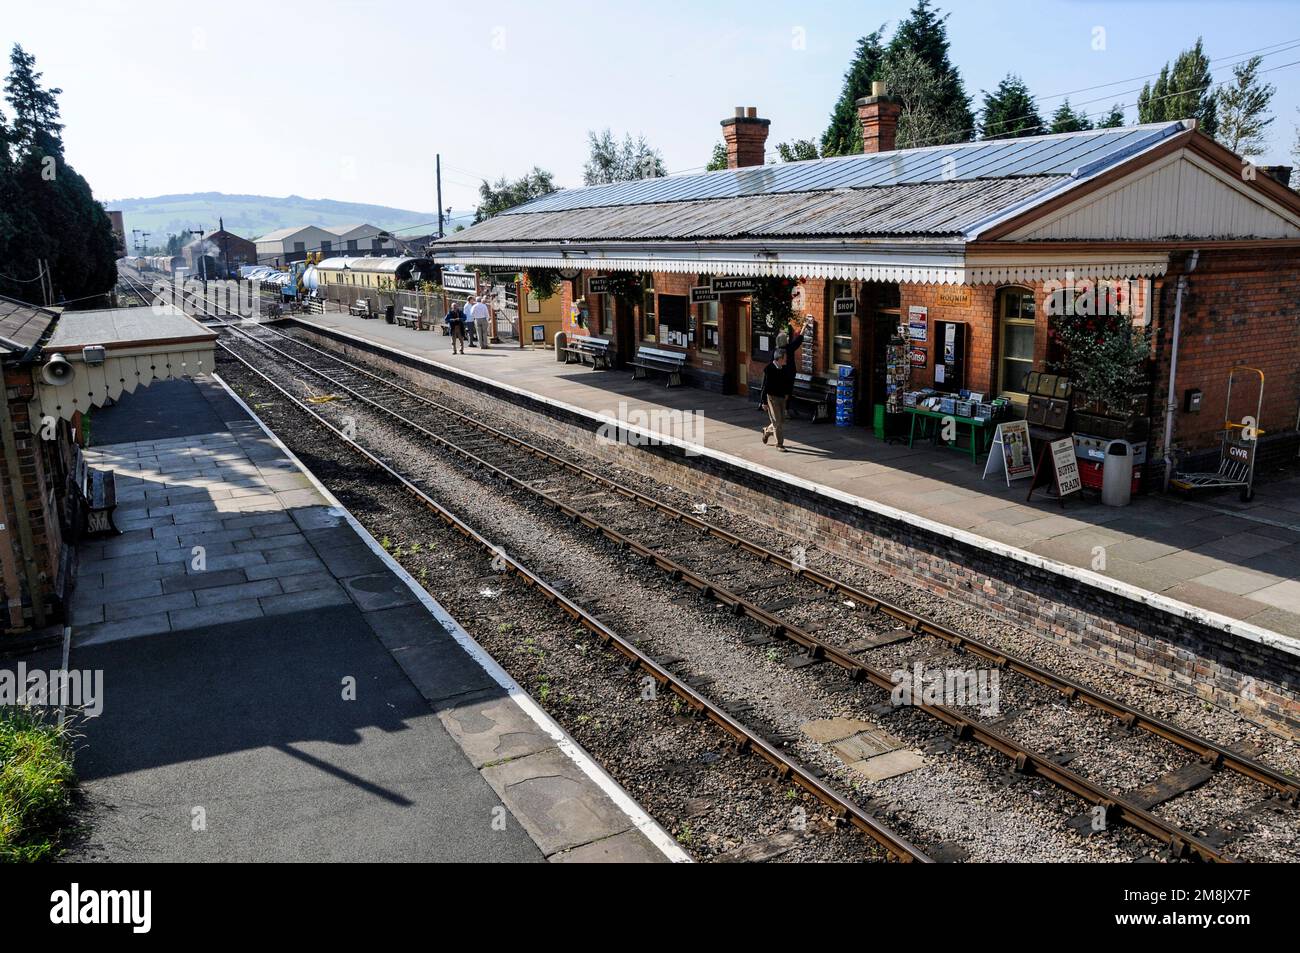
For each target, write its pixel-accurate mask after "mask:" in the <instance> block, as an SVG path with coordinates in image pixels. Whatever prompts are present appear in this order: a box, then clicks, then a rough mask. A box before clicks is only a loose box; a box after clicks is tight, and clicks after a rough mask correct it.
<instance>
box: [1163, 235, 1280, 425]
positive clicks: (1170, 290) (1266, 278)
mask: <svg viewBox="0 0 1300 953" xmlns="http://www.w3.org/2000/svg"><path fill="white" fill-rule="evenodd" d="M1185 266H1186V265H1185V262H1184V263H1181V264H1180V265H1179V267H1178V268H1176V269H1171V271H1170V275H1169V276H1168V278H1167V279H1166V280H1165V282H1164V289H1163V294H1162V310H1163V313H1164V318H1165V319H1164V322H1163V324H1164V327H1163V328H1162V334H1161V339H1160V365H1159V370H1160V373H1159V379H1160V381H1162V382H1163V383H1161V384H1160V385H1159V386H1158V387H1157V388H1156V410H1157V415H1158V416H1157V420H1158V421H1159V424H1158V427H1157V430H1158V431H1159V434H1160V437H1161V439H1163V432H1164V417H1163V415H1164V407H1165V399H1166V395H1167V392H1168V380H1169V378H1168V374H1169V364H1170V343H1171V340H1172V336H1173V316H1174V305H1175V300H1176V297H1177V285H1178V281H1177V275H1178V274H1179V273H1181V272H1182V270H1183V269H1184V268H1185ZM1236 364H1245V365H1248V366H1251V367H1256V368H1259V369H1260V370H1262V371H1263V372H1264V409H1263V413H1262V414H1261V415H1260V421H1259V426H1260V427H1262V428H1263V429H1264V430H1265V431H1266V432H1268V433H1272V434H1276V433H1278V432H1279V431H1282V430H1294V429H1295V426H1296V412H1297V402H1298V401H1300V258H1298V257H1297V256H1296V255H1295V253H1293V252H1258V251H1255V252H1244V253H1243V252H1237V253H1234V252H1230V251H1208V252H1202V254H1201V256H1200V260H1199V262H1198V264H1197V267H1196V270H1195V271H1194V272H1192V274H1191V275H1189V276H1188V280H1187V288H1186V291H1185V292H1184V296H1183V316H1182V340H1181V342H1180V345H1179V350H1178V376H1177V391H1176V393H1175V395H1174V400H1175V406H1176V408H1177V410H1176V413H1175V417H1174V445H1175V447H1181V448H1184V449H1191V450H1194V449H1200V448H1204V447H1211V446H1215V445H1217V443H1218V439H1217V432H1218V431H1219V430H1220V429H1221V428H1222V426H1223V421H1224V416H1223V415H1224V409H1225V400H1226V398H1227V387H1228V373H1229V371H1230V370H1231V368H1232V367H1233V365H1236ZM1252 377H1253V375H1244V376H1240V377H1239V378H1238V379H1237V382H1236V384H1235V385H1234V388H1233V392H1232V416H1233V419H1235V420H1238V421H1240V419H1241V418H1242V417H1243V416H1244V415H1246V414H1251V415H1253V414H1254V412H1255V406H1256V402H1257V400H1258V393H1259V392H1258V388H1257V387H1256V386H1255V385H1254V384H1253V383H1252ZM1189 388H1200V390H1201V391H1202V392H1203V393H1204V400H1203V402H1202V406H1201V411H1200V412H1199V413H1185V412H1184V411H1183V394H1184V392H1185V391H1186V390H1187V389H1189Z"/></svg>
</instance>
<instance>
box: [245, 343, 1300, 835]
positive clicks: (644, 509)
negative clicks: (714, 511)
mask: <svg viewBox="0 0 1300 953" xmlns="http://www.w3.org/2000/svg"><path fill="white" fill-rule="evenodd" d="M250 330H251V329H250ZM230 333H231V335H232V336H235V337H238V338H239V339H240V340H241V342H242V343H244V344H247V345H249V346H253V347H256V348H258V349H263V350H264V353H269V354H271V355H273V356H274V358H275V360H276V361H277V362H278V363H280V364H281V365H282V366H284V367H299V368H302V369H303V370H305V371H307V372H309V373H310V374H312V375H314V376H316V377H319V378H320V379H322V380H324V381H326V382H328V385H329V387H330V388H331V390H332V391H338V392H341V393H343V394H346V395H347V397H348V398H349V399H350V400H352V401H356V402H357V403H358V404H360V405H363V406H365V407H366V408H368V409H369V410H371V411H373V412H375V413H377V414H379V415H381V416H383V417H385V418H387V419H389V420H391V421H393V422H395V423H396V424H397V425H398V426H399V427H403V428H406V429H407V430H409V431H412V432H414V433H416V434H418V435H419V436H420V438H421V439H423V440H428V441H431V442H433V443H434V444H436V445H437V446H439V447H441V448H443V449H444V450H446V451H447V452H449V453H452V454H455V455H458V456H459V457H461V458H462V459H463V460H464V461H466V462H467V463H469V464H472V465H473V466H475V467H478V468H480V469H483V470H486V471H487V472H488V473H490V474H491V475H492V476H493V477H494V478H496V479H500V480H503V481H505V482H507V483H508V484H510V485H511V486H513V487H515V488H516V489H517V490H519V491H521V492H523V493H526V494H531V495H533V496H535V497H536V498H537V499H539V500H540V501H541V502H542V503H543V504H544V505H546V506H547V507H549V508H550V509H552V510H554V511H556V512H557V513H559V514H560V515H561V516H563V517H565V518H567V519H568V520H570V521H572V522H573V523H574V524H577V525H581V526H583V527H586V528H588V529H589V530H591V531H593V532H596V533H599V534H600V535H601V536H603V537H604V538H605V539H607V540H609V541H610V542H612V543H614V544H615V545H617V546H618V547H620V548H621V549H623V550H624V551H626V552H628V553H629V554H631V555H632V556H634V557H636V558H639V559H641V560H642V561H644V562H645V563H646V564H647V565H651V566H654V567H657V568H658V569H659V570H661V571H662V572H664V573H665V574H666V575H667V576H668V577H669V578H671V579H672V580H674V581H676V582H678V583H680V584H683V585H687V586H690V587H691V588H693V589H694V590H695V591H697V592H698V593H700V594H702V595H704V596H706V597H708V598H710V599H713V600H715V601H716V602H718V603H720V604H721V605H723V606H725V607H727V608H728V609H730V610H731V611H732V612H734V613H735V614H736V615H738V616H746V617H748V618H749V619H751V620H753V621H754V622H756V623H758V624H759V625H761V626H763V627H765V628H766V630H767V632H768V634H769V636H770V637H771V638H774V639H777V638H779V639H785V640H788V641H789V642H791V643H793V644H794V645H795V646H797V647H798V649H799V651H800V652H801V653H802V656H803V660H804V661H806V663H807V664H823V663H830V664H833V665H835V666H838V667H839V668H840V669H842V670H844V671H845V672H846V673H847V674H848V675H849V677H850V678H852V679H853V680H855V681H864V682H869V683H871V684H873V685H875V686H876V687H877V688H880V689H883V690H885V691H890V690H892V689H893V688H894V687H895V684H896V681H895V679H894V677H893V675H892V674H891V671H887V670H886V669H885V668H883V667H881V666H880V665H879V664H873V659H872V656H873V654H885V655H889V654H890V653H891V652H893V653H897V650H898V647H899V646H900V645H905V644H908V643H913V642H916V643H919V642H920V641H921V640H932V641H935V642H937V643H938V644H939V645H941V646H942V647H943V649H944V650H945V651H947V652H950V653H954V654H956V655H958V656H960V657H965V658H974V659H978V660H980V661H982V662H985V663H987V664H988V665H990V666H992V667H994V668H996V669H997V670H998V671H999V672H1000V673H1008V674H1011V675H1013V676H1015V677H1016V678H1017V679H1020V680H1023V681H1024V682H1025V683H1026V684H1028V685H1029V686H1031V687H1032V688H1033V689H1035V690H1041V691H1046V692H1050V693H1055V694H1057V695H1059V696H1060V697H1061V698H1063V699H1065V700H1067V701H1068V702H1070V703H1074V704H1077V705H1079V706H1081V707H1086V708H1088V709H1090V710H1092V711H1094V712H1097V713H1100V714H1102V715H1104V716H1106V717H1108V718H1111V719H1113V720H1114V722H1115V724H1116V725H1117V726H1118V727H1119V729H1121V730H1122V731H1123V732H1125V733H1130V734H1145V735H1150V736H1152V737H1154V738H1158V739H1160V740H1162V741H1163V742H1167V743H1169V744H1171V745H1174V746H1176V747H1177V748H1178V749H1180V750H1181V751H1182V752H1183V753H1184V754H1185V755H1187V756H1190V759H1191V760H1188V761H1186V762H1185V763H1184V764H1182V765H1180V766H1179V767H1178V768H1177V769H1175V770H1173V771H1170V772H1168V773H1167V774H1166V775H1162V777H1160V778H1157V779H1156V780H1155V781H1153V782H1152V784H1150V785H1148V786H1147V787H1146V788H1145V789H1142V790H1140V791H1138V792H1136V793H1135V794H1125V793H1120V792H1118V791H1115V790H1111V789H1110V788H1108V787H1107V786H1105V785H1104V784H1100V783H1098V782H1096V781H1093V780H1090V779H1089V778H1088V777H1086V776H1085V775H1083V774H1082V773H1079V772H1076V771H1073V770H1071V769H1070V768H1068V767H1067V766H1066V765H1065V764H1064V763H1062V761H1063V760H1064V759H1062V758H1061V756H1060V753H1059V752H1053V753H1040V752H1038V751H1035V750H1034V749H1033V748H1032V747H1030V746H1029V745H1027V744H1025V743H1023V741H1019V740H1017V739H1016V738H1015V737H1013V735H1012V734H1011V733H1009V732H1007V731H1006V730H1004V726H994V725H992V724H989V723H988V722H986V721H984V720H982V719H981V718H978V717H975V716H973V715H972V714H969V713H967V712H965V711H963V710H960V709H959V708H957V707H954V706H951V705H943V704H931V703H928V702H925V701H924V700H922V701H921V702H920V703H919V704H918V705H917V707H918V708H919V709H920V710H921V711H923V712H924V713H925V714H927V715H929V716H931V717H933V718H935V719H937V720H938V721H940V722H942V723H943V724H944V725H946V726H947V727H948V728H950V729H951V730H952V733H953V736H954V738H955V739H956V740H969V741H973V742H977V743H979V744H981V745H983V746H985V747H986V748H989V749H991V750H993V751H996V752H998V753H999V754H1001V755H1004V756H1005V757H1006V758H1007V759H1009V760H1010V762H1011V764H1012V765H1013V767H1014V770H1016V771H1018V772H1021V773H1024V774H1031V775H1036V776H1039V777H1042V778H1044V779H1046V780H1048V781H1051V782H1052V783H1054V784H1056V785H1057V786H1059V787H1060V788H1062V789H1063V790H1065V791H1068V792H1070V793H1071V794H1073V795H1075V796H1077V797H1079V798H1081V799H1082V800H1084V801H1085V802H1087V803H1088V804H1090V805H1092V806H1093V811H1092V814H1091V817H1092V820H1093V826H1094V827H1096V826H1097V825H1098V823H1099V824H1100V827H1102V828H1106V827H1108V826H1109V825H1111V824H1114V823H1119V824H1123V825H1126V826H1129V827H1132V828H1134V829H1136V830H1138V831H1141V832H1142V833H1144V834H1146V835H1148V836H1150V837H1152V838H1155V839H1156V840H1158V841H1159V842H1160V843H1162V844H1164V845H1166V846H1167V847H1168V848H1169V851H1170V855H1171V856H1173V857H1179V858H1189V859H1196V860H1205V861H1223V860H1226V859H1228V858H1227V856H1226V855H1225V854H1224V853H1223V852H1222V850H1221V849H1220V846H1218V845H1216V844H1212V843H1210V842H1208V841H1206V840H1205V839H1202V838H1200V837H1197V836H1195V835H1193V834H1191V833H1189V832H1187V831H1184V830H1182V829H1181V828H1179V827H1178V826H1177V825H1176V824H1174V823H1172V822H1170V821H1169V820H1168V819H1166V818H1163V817H1160V816H1159V815H1157V814H1156V813H1153V811H1154V808H1156V807H1157V806H1159V805H1162V804H1165V803H1168V802H1169V801H1171V800H1173V799H1174V798H1176V797H1178V796H1180V795H1182V794H1184V793H1186V792H1189V791H1192V790H1195V789H1196V788H1198V787H1200V786H1201V785H1202V784H1204V783H1205V782H1206V781H1207V780H1209V778H1210V777H1211V776H1213V775H1214V774H1216V773H1218V772H1221V771H1228V772H1233V773H1235V774H1237V775H1239V776H1241V777H1242V778H1245V779H1249V781H1251V782H1253V783H1254V784H1257V785H1260V786H1261V787H1262V788H1263V789H1265V791H1266V792H1267V794H1266V797H1270V796H1271V798H1272V799H1273V800H1275V801H1281V802H1285V803H1286V804H1288V805H1291V806H1294V804H1295V802H1296V798H1297V782H1296V781H1295V779H1293V778H1290V777H1288V776H1286V775H1284V774H1282V773H1280V772H1277V771H1274V770H1273V769H1271V768H1269V767H1267V766H1265V765H1263V764H1260V763H1259V762H1257V761H1255V760H1253V759H1251V758H1249V757H1247V756H1245V755H1243V754H1241V753H1240V752H1235V751H1232V750H1230V749H1227V748H1224V747H1222V746H1219V745H1216V744H1215V743H1213V742H1211V741H1209V740H1207V739H1204V738H1200V737H1198V736H1196V735H1194V734H1192V733H1190V732H1187V731H1185V730H1183V729H1181V728H1179V727H1177V726H1175V725H1173V724H1170V723H1169V722H1167V721H1164V720H1162V719H1159V718H1156V717H1153V716H1151V715H1148V714H1145V713H1143V712H1141V711H1138V710H1136V709H1134V708H1132V707H1131V706H1128V705H1126V704H1124V703H1123V702H1120V701H1118V700H1116V699H1114V698H1111V697H1109V696H1106V695H1104V694H1101V693H1099V692H1097V691H1094V690H1092V689H1090V688H1089V687H1087V686H1086V685H1083V684H1082V683H1080V682H1077V681H1074V680H1072V679H1069V678H1066V677H1064V676H1061V675H1058V674H1056V673H1053V672H1050V671H1048V670H1046V669H1044V668H1041V667H1040V666H1037V665H1035V664H1033V663H1032V662H1030V661H1028V660H1027V659H1023V658H1018V657H1016V656H1014V655H1011V654H1009V653H1007V652H1005V651H1004V650H1002V649H1000V648H998V647H996V646H993V645H990V644H986V643H984V642H981V641H979V640H977V639H974V638H972V637H970V636H968V635H965V634H962V633H958V632H955V631H952V630H950V629H948V628H946V627H944V626H941V625H938V624H936V623H934V622H931V621H929V620H927V619H924V618H922V617H920V616H918V615H916V614H915V613H912V612H909V611H908V610H906V609H903V608H901V607H899V606H897V605H893V604H891V603H889V602H887V601H884V600H882V599H879V598H877V597H875V596H873V595H872V594H871V593H869V592H866V591H863V590H862V589H860V588H858V587H856V586H853V585H850V584H849V583H846V582H844V581H843V580H840V579H836V578H834V577H832V576H830V575H828V574H825V573H822V572H819V571H817V570H814V569H811V568H809V567H807V565H806V564H803V563H801V561H800V560H798V559H796V558H792V557H790V556H787V555H785V554H783V553H780V552H777V551H775V550H773V549H771V548H769V547H766V546H763V545H761V544H759V543H757V542H754V541H753V540H749V539H745V538H742V537H741V536H739V535H736V534H734V533H732V532H730V531H729V530H726V529H724V528H722V527H719V526H716V525H714V524H712V523H710V522H709V521H707V520H705V519H702V518H701V517H700V516H699V515H697V514H694V513H688V512H685V511H683V510H681V509H678V508H676V507H673V506H671V505H669V504H667V503H665V502H663V501H662V500H659V499H656V498H654V497H652V496H650V495H648V494H646V493H643V492H640V491H638V490H636V489H634V488H632V487H629V486H626V485H623V484H619V483H617V482H616V481H614V480H612V479H610V478H608V477H606V476H604V475H602V474H600V473H597V472H595V471H593V470H591V469H589V468H588V467H585V466H583V465H582V464H580V463H577V462H575V461H573V460H571V459H567V458H566V457H563V456H560V455H558V454H556V453H554V452H551V451H548V450H546V449H544V448H542V447H540V446H538V445H537V444H536V443H535V442H531V441H529V440H526V439H523V438H520V437H518V436H516V435H513V434H509V433H506V432H505V431H503V430H500V429H497V428H494V427H492V426H489V425H487V424H485V423H483V422H482V421H480V420H477V419H475V418H474V417H472V416H470V415H468V414H465V413H463V412H461V411H459V410H457V409H456V408H454V407H452V406H449V405H447V404H446V403H444V402H441V401H436V400H433V399H430V398H429V397H427V396H425V395H422V394H418V393H416V392H415V391H412V390H410V389H408V388H405V387H401V386H399V385H397V384H394V383H393V382H391V381H388V380H385V379H384V378H382V377H380V376H378V375H376V374H374V373H373V372H371V371H368V370H366V369H365V368H363V367H360V366H358V365H355V364H353V363H351V362H348V361H345V360H343V359H342V358H340V357H338V356H337V355H334V354H331V353H329V352H327V351H324V350H322V349H320V348H316V347H314V346H312V345H309V344H306V343H304V342H301V341H297V340H295V339H293V338H290V337H288V336H287V335H284V334H283V333H282V332H279V331H277V330H275V329H270V328H258V329H257V330H256V335H254V334H250V333H249V330H245V329H230ZM258 338H260V339H261V340H257V339H258ZM254 341H256V343H254ZM246 363H247V362H246ZM322 365H324V366H325V367H327V368H328V370H325V369H322ZM250 366H251V364H250ZM258 373H259V375H260V371H259V372H258ZM261 376H263V377H265V375H261ZM575 484H581V485H585V486H586V491H585V493H578V492H576V489H577V486H575ZM592 487H595V488H597V492H598V493H600V494H602V498H600V499H599V500H598V501H597V502H598V504H599V505H598V506H597V505H592V504H593V499H592V489H591V488H592ZM582 497H585V499H583V503H584V506H583V507H578V506H575V505H573V503H572V502H570V501H571V500H575V499H580V498H582ZM619 503H622V504H626V506H620V505H616V504H619ZM595 510H598V511H599V513H598V515H597V514H596V513H595V512H594V511H595ZM632 513H638V514H653V516H654V517H655V518H656V519H657V520H659V521H660V525H658V526H657V527H655V526H650V527H647V526H646V524H645V523H644V522H643V521H642V520H641V519H639V518H631V517H630V514H632ZM629 523H631V524H634V525H632V526H629ZM620 527H621V528H620ZM683 529H687V530H690V531H691V532H692V535H696V536H699V537H701V538H706V539H708V540H709V541H711V543H713V544H716V546H717V547H719V548H715V549H714V550H707V549H705V550H699V551H697V552H696V553H695V558H692V559H687V558H682V557H681V556H680V555H679V554H678V553H676V552H674V553H672V554H670V552H669V550H671V549H674V548H678V547H674V546H673V543H674V541H675V540H676V538H677V537H678V536H679V535H680V534H681V533H682V531H683ZM647 531H648V532H647ZM656 534H657V535H658V537H659V538H658V539H656V538H655V537H656ZM647 539H649V541H648V542H647V541H646V540H647ZM728 554H734V555H738V556H741V557H743V559H744V560H746V561H747V563H748V565H746V566H745V567H743V568H742V569H739V570H732V571H730V573H729V574H730V575H731V576H732V578H728V579H722V578H719V574H718V573H717V572H711V571H710V570H709V569H707V568H706V567H707V566H709V565H714V566H716V565H718V560H719V559H720V558H724V557H726V556H727V555H728ZM772 574H777V575H781V576H784V577H786V578H787V580H790V579H793V580H800V581H802V582H804V583H811V584H813V585H814V586H815V587H816V589H817V590H818V591H819V592H820V593H821V594H822V595H823V596H824V597H825V598H824V599H823V602H824V603H828V602H829V601H830V600H837V601H842V600H846V599H847V600H849V601H851V602H853V603H854V604H855V605H856V606H857V607H861V608H862V609H863V610H864V611H863V613H862V614H863V615H864V616H866V615H869V616H871V617H873V618H877V619H879V620H884V621H886V622H887V624H888V625H890V626H892V627H893V628H892V629H882V628H881V627H877V628H876V629H875V630H874V631H871V632H869V633H868V636H867V637H866V638H859V639H858V640H857V644H853V642H852V641H850V642H849V643H848V644H846V643H845V640H843V639H835V640H831V639H828V638H825V637H823V636H822V635H821V634H820V632H819V629H820V628H821V626H819V625H818V624H817V622H816V620H815V618H814V619H813V621H809V619H810V617H815V615H816V612H815V611H812V612H810V611H809V602H810V601H811V602H816V600H807V599H804V600H800V604H799V605H798V606H796V607H794V609H795V611H794V612H792V611H790V610H791V607H790V606H780V605H777V604H774V603H773V602H772V601H771V600H768V601H765V602H762V603H760V602H759V601H758V600H757V598H754V597H752V594H753V593H755V592H762V591H764V590H766V589H770V588H771V586H770V585H768V584H767V582H768V580H769V579H770V577H771V575H772ZM723 575H724V576H726V575H728V573H724V574H723ZM756 576H757V578H756ZM765 576H766V578H764V577H765ZM804 588H810V587H808V586H805V587H804ZM777 602H778V603H779V602H780V600H777ZM794 616H797V617H798V618H797V619H796V618H794ZM891 668H892V666H891ZM656 677H658V676H656Z"/></svg>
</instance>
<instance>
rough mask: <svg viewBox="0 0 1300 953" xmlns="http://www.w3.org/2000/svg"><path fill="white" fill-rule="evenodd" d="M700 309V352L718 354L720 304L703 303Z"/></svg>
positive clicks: (698, 306) (713, 302)
mask: <svg viewBox="0 0 1300 953" xmlns="http://www.w3.org/2000/svg"><path fill="white" fill-rule="evenodd" d="M696 307H697V308H699V309H700V350H701V351H708V352H709V353H711V354H716V353H718V302H716V301H703V302H701V303H700V304H698V305H696Z"/></svg>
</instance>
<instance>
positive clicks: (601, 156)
mask: <svg viewBox="0 0 1300 953" xmlns="http://www.w3.org/2000/svg"><path fill="white" fill-rule="evenodd" d="M587 140H588V142H589V143H590V145H591V155H590V157H589V158H588V159H587V163H586V165H584V166H583V169H582V181H583V184H584V185H605V184H606V183H609V182H632V181H634V180H636V179H656V178H659V177H661V176H665V175H667V174H668V170H667V169H665V168H664V161H663V158H662V157H661V156H660V155H659V150H658V149H652V148H651V147H650V145H649V144H648V143H647V142H646V141H645V137H644V136H639V137H637V138H636V139H633V138H632V135H631V133H627V134H625V135H624V136H623V141H622V143H619V142H617V141H616V140H615V139H614V135H613V133H611V132H610V131H609V130H608V129H606V130H605V131H604V132H601V133H599V134H597V133H595V132H588V133H587Z"/></svg>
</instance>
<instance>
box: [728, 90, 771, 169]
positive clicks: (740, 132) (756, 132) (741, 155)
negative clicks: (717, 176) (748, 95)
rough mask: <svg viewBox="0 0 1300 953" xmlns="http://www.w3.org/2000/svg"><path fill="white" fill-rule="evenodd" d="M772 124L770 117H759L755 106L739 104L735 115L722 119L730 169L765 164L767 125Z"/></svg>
mask: <svg viewBox="0 0 1300 953" xmlns="http://www.w3.org/2000/svg"><path fill="white" fill-rule="evenodd" d="M771 124H772V121H771V120H770V119H759V118H758V109H757V108H756V107H754V106H750V107H748V108H746V107H744V106H737V107H736V115H735V116H733V117H732V118H730V119H724V120H722V138H723V139H724V140H726V143H727V168H728V169H743V168H745V167H746V166H751V165H762V164H763V159H764V156H765V155H766V153H767V148H766V147H767V127H768V126H770V125H771Z"/></svg>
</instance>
